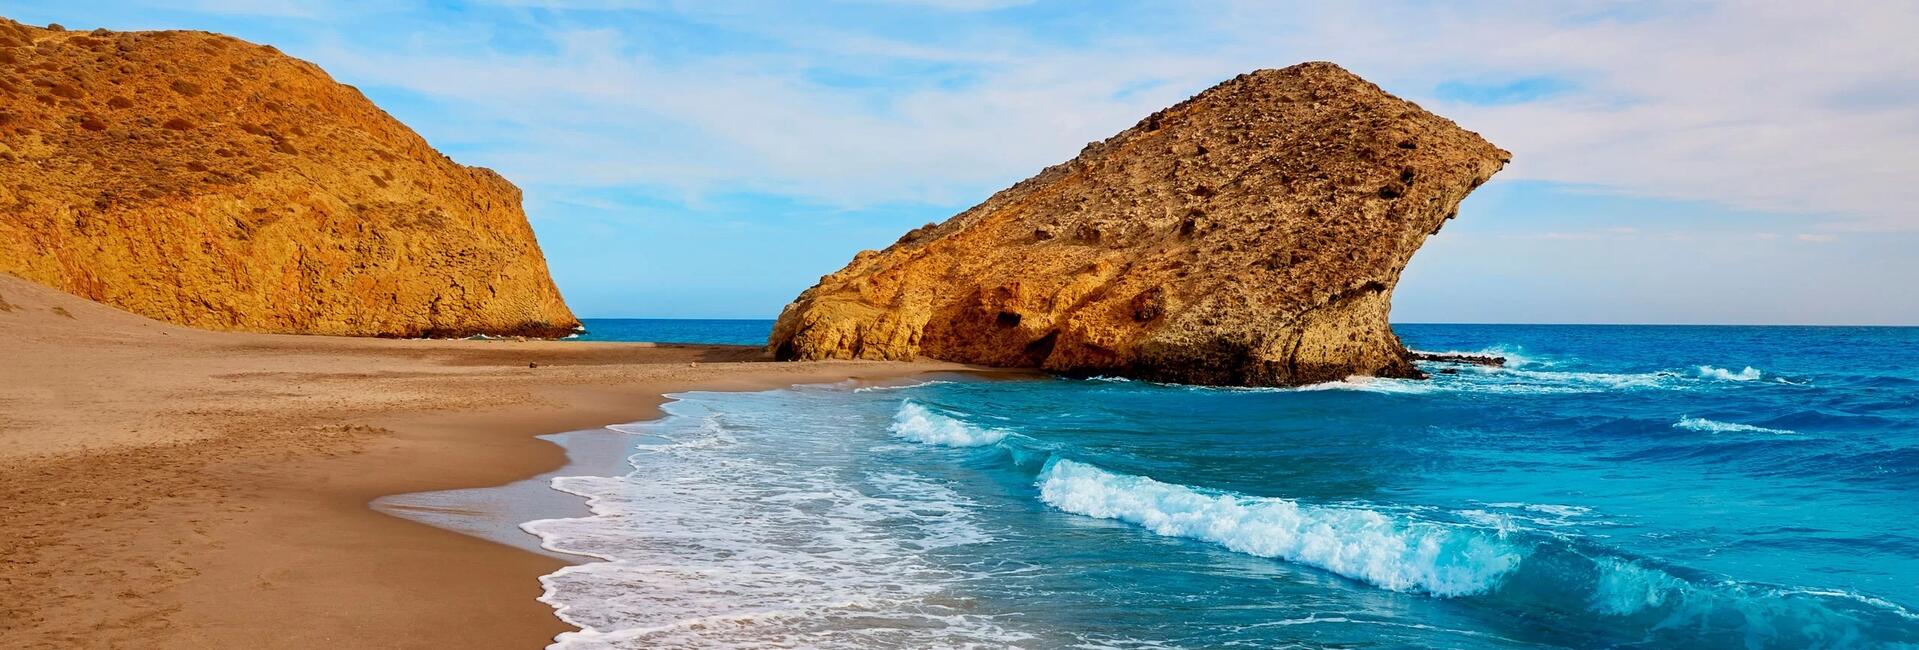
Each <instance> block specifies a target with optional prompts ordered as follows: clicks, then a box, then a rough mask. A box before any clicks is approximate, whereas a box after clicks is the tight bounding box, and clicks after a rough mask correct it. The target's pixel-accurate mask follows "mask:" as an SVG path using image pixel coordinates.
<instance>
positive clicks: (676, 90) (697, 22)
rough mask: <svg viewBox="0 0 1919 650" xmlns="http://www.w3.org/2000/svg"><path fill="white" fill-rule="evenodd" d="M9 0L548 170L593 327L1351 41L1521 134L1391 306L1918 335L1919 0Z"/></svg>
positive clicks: (474, 155) (803, 275)
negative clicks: (286, 61) (283, 59)
mask: <svg viewBox="0 0 1919 650" xmlns="http://www.w3.org/2000/svg"><path fill="white" fill-rule="evenodd" d="M1821 4H1822V3H1808V2H1796V1H1779V2H1666V3H1639V2H1603V3H1601V2H1579V1H1576V0H1575V1H1566V2H1474V3H1452V2H1434V1H1424V2H1392V1H1382V2H1365V3H1344V2H1319V3H1288V2H1267V1H1246V2H1234V1H1230V0H1221V1H1218V2H1160V1H1131V0H1108V1H1090V0H1089V1H1065V2H1043V1H1033V2H1022V1H1019V0H847V1H843V2H825V1H821V2H804V3H798V2H777V1H768V2H722V1H718V0H707V1H688V2H674V1H669V0H486V1H476V2H454V1H450V0H435V1H408V0H388V1H383V2H372V1H359V0H354V1H348V0H146V1H143V2H103V1H98V0H27V1H24V2H23V1H6V0H0V15H5V16H7V17H9V18H13V19H16V20H20V21H22V22H27V23H33V24H45V23H48V22H58V23H61V24H63V25H65V26H66V27H68V28H70V29H74V28H77V29H91V28H94V27H106V28H108V29H114V30H133V29H200V30H207V31H215V32H220V33H225V34H229V35H233V36H237V37H239V38H243V39H246V40H249V41H254V42H259V43H267V44H271V45H274V46H276V47H278V48H280V49H281V50H282V51H284V52H286V53H288V54H291V55H293V56H297V57H300V58H302V59H306V60H309V61H312V62H314V63H317V64H319V65H320V66H321V67H323V68H325V69H326V70H327V71H328V72H329V73H330V74H332V75H333V77H334V78H335V79H337V80H339V81H341V82H343V83H348V84H352V85H354V86H356V87H358V88H360V89H361V90H362V91H363V92H365V93H366V95H367V96H368V97H370V98H372V99H373V101H374V102H375V103H377V104H379V105H380V106H381V107H382V108H384V109H386V110H387V111H388V112H389V113H391V114H393V115H394V116H395V117H397V118H398V119H400V120H401V121H403V122H405V123H407V124H408V125H410V126H411V127H413V128H414V129H415V130H417V131H419V132H420V134H421V135H423V136H425V137H426V139H427V140H428V141H429V142H431V143H432V144H433V145H434V146H435V147H437V148H439V149H440V150H441V151H443V152H445V153H446V154H448V155H450V156H452V157H453V158H454V159H455V160H458V161H460V162H463V163H466V164H470V165H479V166H484V167H490V168H493V169H495V170H498V171H499V172H500V173H502V174H504V175H505V176H506V177H507V178H508V179H510V180H512V181H513V182H514V183H516V184H518V185H519V186H520V187H521V188H522V189H523V190H525V197H526V211H527V214H528V217H529V219H530V220H531V222H532V224H533V227H534V230H535V232H536V233H537V234H538V236H539V239H540V243H541V245H542V247H543V248H544V250H545V252H546V256H547V260H548V263H549V266H550V267H551V269H552V272H553V276H554V279H555V281H556V282H557V283H558V284H559V286H560V289H561V291H562V293H563V294H564V295H565V297H566V299H567V302H568V303H569V304H570V305H572V307H573V309H574V311H575V312H576V313H578V314H579V315H580V316H582V317H589V318H590V317H667V318H691V317H713V318H771V317H773V316H775V315H777V314H778V312H779V310H780V308H781V307H782V306H783V305H785V303H786V302H787V301H788V300H791V299H792V298H793V297H794V296H795V295H797V294H798V293H799V291H800V290H802V289H804V288H806V287H807V286H810V285H811V284H812V283H814V282H815V281H816V280H817V279H818V277H819V276H820V275H823V274H826V273H829V272H832V271H834V270H837V269H838V268H840V267H841V266H843V265H844V264H845V263H846V262H847V261H848V260H850V259H851V257H852V255H853V254H854V253H855V252H857V251H859V250H861V249H867V248H882V247H884V246H886V245H887V244H889V243H891V242H892V241H893V240H894V239H896V238H897V237H898V236H899V235H900V234H901V233H903V232H905V231H906V230H908V229H910V228H912V227H915V226H918V225H920V224H924V223H927V222H932V221H939V220H942V219H945V218H946V217H949V216H951V215H953V214H956V213H958V212H959V211H961V210H964V209H966V208H967V207H970V206H971V205H973V204H975V203H978V202H980V201H982V200H984V199H985V198H986V197H987V196H989V195H990V194H992V193H993V192H994V191H997V190H999V189H1001V188H1003V187H1005V186H1008V185H1010V184H1012V183H1014V182H1016V181H1018V180H1020V179H1023V178H1025V177H1027V176H1030V175H1032V174H1034V173H1037V172H1038V171H1039V170H1040V169H1042V168H1044V167H1045V166H1047V165H1050V164H1054V163H1058V162H1061V161H1064V160H1067V159H1070V158H1072V157H1073V156H1074V155H1076V154H1077V153H1078V151H1079V150H1080V148H1081V147H1083V146H1084V145H1085V144H1086V143H1087V142H1089V141H1094V140H1100V139H1103V138H1105V137H1107V136H1109V135H1112V134H1113V133H1116V132H1118V131H1120V130H1122V129H1125V128H1127V127H1129V126H1131V125H1132V124H1133V123H1135V122H1137V121H1138V120H1139V119H1140V118H1141V117H1143V116H1145V115H1147V114H1149V113H1151V112H1153V111H1154V110H1157V109H1159V108H1162V107H1164V106H1168V105H1171V104H1173V103H1175V102H1177V101H1179V100H1181V99H1184V98H1186V97H1188V96H1190V95H1192V94H1194V93H1196V92H1198V91H1200V90H1203V89H1205V88H1207V87H1209V86H1211V85H1213V84H1215V83H1218V82H1220V81H1223V80H1225V79H1228V78H1231V77H1233V76H1234V75H1237V74H1239V73H1242V72H1247V71H1251V70H1255V69H1259V68H1278V67H1284V66H1287V65H1291V64H1293V63H1298V62H1301V61H1313V60H1326V61H1333V62H1335V63H1339V64H1340V65H1342V66H1345V67H1346V68H1347V69H1349V70H1352V71H1354V72H1355V73H1357V74H1359V75H1360V76H1363V77H1365V78H1367V79H1369V80H1371V81H1373V82H1374V83H1377V84H1379V85H1380V86H1381V87H1383V88H1385V89H1386V90H1388V91H1389V92H1392V93H1395V94H1397V95H1399V96H1401V97H1404V98H1406V99H1409V100H1412V101H1415V102H1418V103H1419V104H1420V105H1422V106H1424V107H1425V108H1427V109H1429V110H1432V111H1434V112H1436V113H1439V114H1441V115H1444V116H1447V117H1450V118H1452V119H1454V120H1455V121H1457V122H1459V123H1460V124H1461V125H1463V126H1465V127H1466V128H1468V129H1472V130H1474V131H1478V132H1480V133H1481V134H1483V135H1485V136H1486V137H1487V138H1488V139H1489V140H1491V141H1493V142H1494V143H1496V144H1498V145H1500V146H1502V147H1504V148H1506V149H1508V150H1510V151H1512V152H1513V161H1512V163H1511V164H1510V165H1508V166H1507V168H1506V169H1505V171H1503V172H1501V173H1500V174H1499V175H1498V176H1497V177H1496V178H1495V179H1494V181H1493V182H1491V183H1488V184H1487V185H1485V186H1484V187H1481V188H1480V189H1479V190H1478V191H1477V192H1475V193H1474V195H1473V196H1472V197H1470V198H1469V199H1467V201H1466V203H1465V205H1464V206H1463V207H1462V209H1461V211H1460V215H1459V218H1458V219H1456V220H1455V221H1453V222H1451V223H1449V224H1448V225H1447V227H1446V229H1445V230H1444V231H1443V232H1441V233H1440V234H1439V235H1437V236H1435V237H1433V238H1431V239H1430V240H1429V241H1428V242H1427V244H1426V247H1425V248H1423V249H1422V250H1421V251H1420V252H1419V254H1418V255H1417V256H1416V257H1415V258H1414V260H1413V262H1412V264H1411V266H1409V267H1408V268H1407V270H1406V272H1405V275H1404V276H1403V278H1402V280H1401V282H1400V284H1399V287H1398V289H1397V291H1396V293H1395V299H1394V311H1393V320H1394V321H1395V322H1482V323H1488V322H1489V323H1755V324H1764V323H1784V324H1919V286H1915V285H1919V210H1916V209H1915V208H1914V206H1915V205H1919V39H1914V38H1913V37H1912V34H1915V33H1919V3H1913V2H1906V1H1903V0H1898V1H1890V2H1870V1H1861V2H1849V3H1844V4H1842V5H1834V6H1832V7H1830V8H1827V7H1822V6H1820V5H1821Z"/></svg>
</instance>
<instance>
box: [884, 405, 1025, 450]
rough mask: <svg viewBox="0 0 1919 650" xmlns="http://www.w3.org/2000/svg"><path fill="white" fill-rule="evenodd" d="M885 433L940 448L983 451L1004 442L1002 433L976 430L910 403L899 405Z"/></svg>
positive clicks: (954, 419) (982, 428) (977, 428)
mask: <svg viewBox="0 0 1919 650" xmlns="http://www.w3.org/2000/svg"><path fill="white" fill-rule="evenodd" d="M888 429H889V430H891V431H892V432H893V435H895V436H899V437H901V438H905V439H907V440H911V441H913V442H920V443H925V444H929V445H939V446H942V447H984V446H986V445H991V444H995V443H998V442H999V441H1000V440H1003V439H1005V438H1006V432H1005V431H1003V430H1000V429H988V428H984V427H976V426H973V425H970V424H967V423H965V422H961V421H959V420H958V419H957V418H953V417H951V416H947V415H943V414H940V413H935V412H934V411H933V410H932V409H929V408H926V407H924V406H920V405H919V404H918V403H916V402H914V401H913V400H910V399H909V400H905V401H902V402H900V409H899V411H898V412H897V413H894V414H893V424H892V426H890V427H888Z"/></svg>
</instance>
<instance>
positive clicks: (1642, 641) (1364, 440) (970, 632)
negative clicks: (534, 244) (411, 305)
mask: <svg viewBox="0 0 1919 650" xmlns="http://www.w3.org/2000/svg"><path fill="white" fill-rule="evenodd" d="M1399 331H1400V334H1401V336H1402V337H1403V338H1404V339H1405V340H1406V341H1407V343H1408V345H1409V346H1411V347H1413V348H1416V349H1421V350H1429V351H1490V352H1496V353H1501V354H1505V355H1507V356H1508V357H1509V358H1510V359H1511V360H1512V363H1511V364H1510V365H1509V366H1508V367H1506V368H1502V369H1490V368H1482V367H1474V366H1449V365H1446V364H1429V365H1428V366H1427V369H1428V370H1430V371H1434V372H1435V373H1438V372H1441V371H1446V370H1450V371H1452V372H1451V373H1450V374H1435V376H1434V379H1432V380H1430V381H1425V382H1416V381H1400V380H1353V381H1350V382H1337V383H1333V384H1323V385H1318V386H1310V387H1305V388H1300V389H1287V390H1269V389H1217V388H1196V387H1186V386H1166V385H1155V384H1149V383H1144V382H1127V381H1106V380H1063V379H1062V380H1034V381H977V380H967V379H963V378H958V377H954V378H947V379H942V380H939V381H932V382H926V383H923V384H918V385H913V386H907V387H897V388H881V389H875V388H863V389H854V388H852V387H850V386H808V387H796V388H793V389H789V390H778V391H768V392H761V393H688V394H683V395H680V396H678V397H679V398H680V401H677V402H674V403H672V404H669V405H668V407H667V410H668V412H669V413H670V414H671V415H670V416H669V417H668V418H666V419H664V420H661V421H658V422H654V423H646V424H641V425H632V426H630V427H626V429H627V430H628V431H630V432H632V433H634V434H635V435H636V436H638V438H637V441H638V446H637V448H638V449H639V450H640V451H639V452H638V453H636V454H634V455H633V456H632V459H631V464H632V465H633V467H634V471H633V472H632V473H631V474H629V475H627V476H623V477H611V478H596V477H569V478H560V479H556V480H555V482H554V486H555V487H556V488H558V489H561V490H564V491H567V492H572V493H575V494H579V495H582V496H585V497H588V498H589V499H590V500H591V505H592V507H593V510H594V512H595V513H597V514H596V516H594V517H589V518H579V519H558V520H545V521H536V522H531V523H528V524H526V525H525V528H526V529H527V530H528V531H529V532H533V533H535V534H537V535H540V536H541V537H542V538H543V540H544V542H545V543H546V545H548V546H549V547H551V548H554V549H558V550H565V551H570V552H575V553H585V554H590V555H594V556H597V557H600V558H604V559H606V560H608V561H607V562H601V563H591V564H585V565H580V566H576V567H570V568H568V569H565V570H563V571H561V572H559V573H556V574H554V575H551V576H548V577H546V578H545V579H544V581H545V583H546V584H547V587H548V593H547V595H546V597H545V600H547V601H548V602H549V603H552V604H554V605H555V606H557V607H559V608H560V610H559V611H560V614H561V616H563V617H564V618H566V619H567V620H569V621H572V622H574V623H577V624H579V625H581V626H583V627H585V628H587V631H586V632H582V633H577V634H571V635H567V636H566V637H563V639H562V641H561V643H560V644H559V645H560V646H561V647H566V648H661V647H715V646H719V647H726V646H753V647H900V648H920V647H1003V646H1017V647H1032V648H1053V647H1070V646H1078V647H1222V646H1249V647H1457V648H1478V647H1694V648H1714V647H1732V648H1745V647H1781V648H1802V647H1911V644H1914V643H1919V613H1915V610H1914V609H1911V608H1914V607H1916V606H1919V535H1916V534H1915V533H1913V532H1912V531H1911V530H1910V529H1911V523H1912V522H1914V521H1919V502H1915V496H1916V495H1919V367H1915V365H1914V361H1915V360H1919V329H1891V328H1734V327H1712V328H1705V327H1600V326H1551V327H1533V326H1440V325H1422V326H1400V327H1399Z"/></svg>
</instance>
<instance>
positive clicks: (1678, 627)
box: [1586, 558, 1919, 647]
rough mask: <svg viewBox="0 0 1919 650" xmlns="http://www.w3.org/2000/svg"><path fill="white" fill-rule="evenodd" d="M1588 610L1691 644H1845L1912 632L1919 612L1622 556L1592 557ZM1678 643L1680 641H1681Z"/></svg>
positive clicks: (1860, 598) (1856, 597)
mask: <svg viewBox="0 0 1919 650" xmlns="http://www.w3.org/2000/svg"><path fill="white" fill-rule="evenodd" d="M1593 568H1594V569H1596V573H1595V578H1594V580H1593V583H1592V585H1591V590H1590V592H1589V595H1588V598H1587V603H1586V604H1587V609H1588V611H1591V612H1593V613H1595V614H1599V615H1601V616H1606V617H1610V618H1612V619H1613V620H1616V621H1621V622H1622V623H1623V622H1631V624H1633V626H1634V627H1640V626H1644V627H1646V628H1647V629H1649V630H1650V631H1651V637H1652V638H1660V639H1665V640H1669V641H1680V640H1684V641H1687V642H1689V643H1693V644H1697V645H1731V644H1730V643H1723V642H1718V641H1733V640H1735V639H1736V640H1742V641H1744V645H1746V647H1850V646H1853V645H1857V644H1859V643H1862V642H1863V641H1864V640H1865V639H1866V638H1869V637H1870V636H1877V635H1874V634H1870V631H1874V630H1876V631H1877V632H1878V633H1879V634H1882V635H1883V634H1890V635H1893V636H1905V637H1907V638H1908V639H1909V638H1910V633H1911V626H1910V624H1909V622H1910V621H1913V620H1919V615H1915V614H1913V612H1911V611H1909V610H1907V609H1906V608H1904V607H1901V606H1899V605H1897V604H1894V603H1891V602H1888V601H1886V600H1884V599H1880V598H1874V597H1870V596H1862V595H1859V594H1855V593H1852V592H1849V591H1844V590H1837V589H1810V588H1800V587H1777V586H1771V585H1761V584H1752V583H1741V582H1733V581H1713V582H1701V581H1698V580H1689V579H1686V578H1682V577H1680V576H1678V575H1675V574H1674V573H1673V572H1671V571H1667V570H1665V569H1661V568H1657V567H1654V566H1649V565H1647V564H1644V563H1642V562H1639V561H1635V560H1628V559H1623V558H1601V559H1598V560H1596V561H1594V562H1593ZM1682 645H1683V644H1682Z"/></svg>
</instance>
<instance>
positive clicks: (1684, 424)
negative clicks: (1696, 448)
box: [1672, 417, 1795, 434]
mask: <svg viewBox="0 0 1919 650" xmlns="http://www.w3.org/2000/svg"><path fill="white" fill-rule="evenodd" d="M1672 426H1673V428H1675V429H1688V430H1692V431H1705V432H1707V433H1777V434H1791V433H1795V432H1793V431H1788V430H1786V429H1768V428H1766V427H1761V426H1753V425H1750V424H1740V423H1738V422H1720V421H1718V420H1708V419H1706V418H1694V417H1685V418H1680V419H1679V421H1678V422H1674V423H1672Z"/></svg>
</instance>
